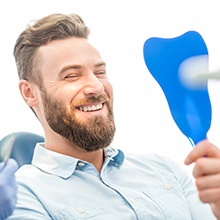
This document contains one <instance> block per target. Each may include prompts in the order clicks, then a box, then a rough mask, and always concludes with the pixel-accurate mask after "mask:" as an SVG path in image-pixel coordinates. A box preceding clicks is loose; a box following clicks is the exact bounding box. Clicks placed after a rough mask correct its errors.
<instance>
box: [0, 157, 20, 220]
mask: <svg viewBox="0 0 220 220" xmlns="http://www.w3.org/2000/svg"><path fill="white" fill-rule="evenodd" d="M17 168H18V164H17V162H16V161H15V160H13V159H9V160H8V161H7V163H6V164H5V163H0V195H1V196H0V220H3V219H5V218H7V217H8V216H9V215H11V214H12V212H13V210H14V208H15V204H16V201H17V184H16V181H15V175H14V173H15V171H16V170H17Z"/></svg>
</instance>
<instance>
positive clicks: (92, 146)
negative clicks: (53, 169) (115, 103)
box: [38, 38, 115, 151]
mask: <svg viewBox="0 0 220 220" xmlns="http://www.w3.org/2000/svg"><path fill="white" fill-rule="evenodd" d="M38 53H39V54H40V56H41V69H40V70H41V74H42V78H43V88H44V89H43V90H42V91H41V95H42V105H43V108H44V114H45V116H44V117H45V118H46V121H47V123H48V125H49V126H50V127H51V129H52V130H53V131H55V132H56V133H58V134H60V135H61V136H63V137H65V138H66V139H68V140H69V141H70V142H71V143H72V144H73V145H77V146H78V147H81V148H82V149H84V150H86V151H95V150H98V149H99V148H104V147H106V146H108V145H109V144H110V143H111V141H112V139H113V136H114V133H115V125H114V119H113V112H112V87H111V84H110V83H109V81H108V78H107V76H106V66H105V63H104V62H103V61H102V59H101V57H100V55H99V53H98V52H97V50H95V49H94V48H93V47H92V46H91V45H90V44H89V43H88V41H87V40H86V39H82V38H69V39H65V40H56V41H52V42H50V43H49V44H47V45H45V46H42V47H40V48H39V51H38Z"/></svg>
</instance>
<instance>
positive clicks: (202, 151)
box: [184, 140, 220, 165]
mask: <svg viewBox="0 0 220 220" xmlns="http://www.w3.org/2000/svg"><path fill="white" fill-rule="evenodd" d="M200 157H211V158H220V150H219V148H217V147H216V146H215V145H213V144H212V143H210V142H209V141H208V140H204V141H201V142H199V143H198V144H197V145H196V146H195V148H194V149H193V150H192V151H191V152H190V153H189V154H188V156H187V157H186V159H185V161H184V162H185V164H186V165H189V164H191V163H193V162H195V161H196V160H197V159H198V158H200Z"/></svg>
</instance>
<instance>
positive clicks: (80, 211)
mask: <svg viewBox="0 0 220 220" xmlns="http://www.w3.org/2000/svg"><path fill="white" fill-rule="evenodd" d="M76 210H77V211H78V212H79V213H84V212H85V210H84V208H82V207H78V208H76Z"/></svg>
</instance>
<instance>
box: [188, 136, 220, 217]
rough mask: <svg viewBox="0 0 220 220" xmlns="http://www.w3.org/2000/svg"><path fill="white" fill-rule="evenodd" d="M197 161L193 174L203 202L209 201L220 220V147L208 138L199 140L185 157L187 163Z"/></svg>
mask: <svg viewBox="0 0 220 220" xmlns="http://www.w3.org/2000/svg"><path fill="white" fill-rule="evenodd" d="M193 162H194V163H195V167H194V169H193V176H194V177H195V180H196V186H197V189H198V192H199V198H200V200H201V201H202V202H203V203H209V204H210V205H211V208H212V211H213V213H214V215H215V216H216V218H217V219H218V220H220V149H218V148H217V147H216V146H214V145H213V144H211V143H210V142H209V141H208V140H204V141H201V142H199V143H198V144H197V145H196V146H195V148H194V149H193V150H192V151H191V152H190V153H189V155H188V156H187V157H186V159H185V164H186V165H189V164H191V163H193Z"/></svg>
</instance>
